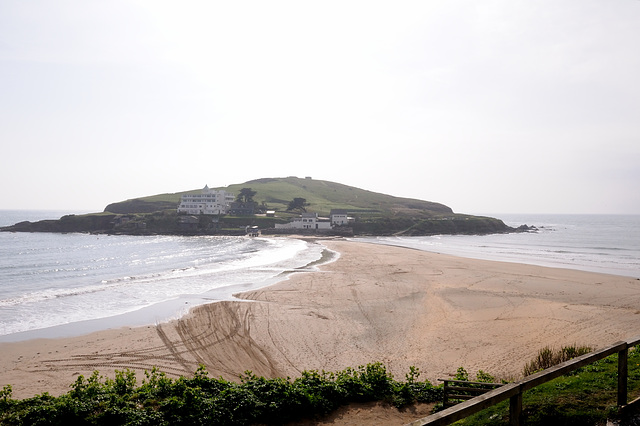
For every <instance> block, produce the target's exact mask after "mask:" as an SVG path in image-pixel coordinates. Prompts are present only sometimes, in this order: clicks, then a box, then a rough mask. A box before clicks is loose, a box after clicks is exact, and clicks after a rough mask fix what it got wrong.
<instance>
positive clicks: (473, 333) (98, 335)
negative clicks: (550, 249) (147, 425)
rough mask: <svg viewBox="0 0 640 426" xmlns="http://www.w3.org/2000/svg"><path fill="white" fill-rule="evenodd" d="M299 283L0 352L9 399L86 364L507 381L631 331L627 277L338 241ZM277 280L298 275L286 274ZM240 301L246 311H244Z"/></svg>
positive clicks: (633, 286)
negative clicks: (535, 364) (365, 370)
mask: <svg viewBox="0 0 640 426" xmlns="http://www.w3.org/2000/svg"><path fill="white" fill-rule="evenodd" d="M322 244H323V245H324V246H325V247H326V249H329V250H333V251H335V252H337V253H339V255H338V256H337V258H336V259H335V260H334V261H332V262H329V263H323V264H322V265H321V266H319V268H317V270H315V269H314V270H313V273H310V274H295V273H293V274H291V275H290V276H289V277H288V279H284V280H281V281H278V282H277V283H275V284H272V285H269V286H268V287H262V288H260V289H255V290H250V291H246V292H243V293H240V294H235V295H234V296H235V297H237V298H238V299H240V300H237V301H233V300H227V301H220V302H214V303H209V304H205V305H200V306H197V307H194V308H192V309H191V310H190V312H189V313H188V314H187V315H186V316H183V317H181V318H180V319H177V320H173V321H170V322H167V323H161V324H157V325H147V326H142V327H121V328H117V329H110V330H103V331H98V332H94V333H90V334H86V335H81V336H75V337H65V338H55V339H35V340H26V341H20V342H13V343H6V342H5V343H0V351H2V353H3V354H4V356H3V358H2V361H1V362H0V378H1V380H0V386H4V385H5V384H11V385H12V386H13V389H14V397H18V398H24V397H30V396H33V395H35V394H38V393H42V392H45V391H46V392H50V393H51V394H53V395H56V394H61V393H64V392H66V391H68V390H69V385H71V384H72V383H73V382H74V381H75V379H76V378H77V377H78V375H80V374H82V375H85V376H89V375H90V374H91V373H92V371H93V370H95V369H98V370H99V371H100V373H101V374H103V375H106V376H111V377H112V376H113V370H114V369H119V370H122V369H125V368H131V369H134V370H136V371H137V372H138V376H137V377H138V380H139V381H140V380H142V378H143V377H144V376H143V375H142V372H143V371H144V370H145V369H150V368H151V367H153V366H154V365H155V366H157V367H158V368H159V369H160V371H165V372H166V373H167V374H168V375H169V376H172V377H175V376H178V375H190V374H192V373H193V372H194V371H195V369H196V368H197V367H198V365H199V364H200V363H202V364H205V366H206V367H207V370H208V371H209V374H210V375H211V376H212V377H216V376H222V377H224V378H227V379H231V380H233V379H237V377H238V375H239V374H241V373H243V372H244V371H246V370H251V371H253V372H254V373H255V374H257V375H263V376H266V377H275V376H282V377H287V376H289V377H296V376H298V375H299V374H300V372H301V371H303V370H326V371H337V370H341V369H344V368H346V367H355V366H357V365H362V364H366V363H369V362H376V361H380V362H383V363H384V364H385V365H386V366H387V368H388V369H389V370H390V371H391V372H392V373H393V374H394V376H396V377H403V375H404V374H405V373H406V372H408V370H409V366H416V367H418V368H419V369H420V371H421V372H422V376H421V379H428V380H430V381H431V382H432V383H435V382H436V380H437V379H438V378H446V377H449V375H452V374H455V371H456V369H457V367H459V366H463V367H465V368H466V369H467V370H468V371H469V372H470V373H472V374H474V373H475V372H476V371H477V370H479V369H482V370H483V371H486V372H488V373H489V374H493V375H496V376H499V377H504V378H510V377H514V376H516V375H517V374H519V371H520V370H521V369H522V367H523V365H524V363H525V362H526V361H528V360H529V359H531V358H533V356H535V354H536V353H537V351H538V350H539V349H540V348H542V347H543V346H547V345H549V346H560V345H563V344H574V343H576V344H587V345H591V346H593V347H595V348H597V347H602V346H606V345H609V344H611V343H613V342H614V341H616V340H620V339H622V338H628V337H630V336H633V335H637V334H638V330H640V310H638V308H636V307H637V306H640V282H639V281H638V280H636V279H634V278H627V277H620V276H615V275H606V274H599V273H591V272H584V271H577V270H569V269H560V268H545V267H540V266H535V265H527V264H517V263H509V262H497V261H485V260H478V259H469V258H460V257H455V256H450V255H445V254H437V253H434V252H426V251H422V250H415V249H408V248H403V247H397V246H387V245H381V244H372V243H365V242H357V241H347V240H323V241H322ZM291 272H301V271H297V270H292V271H291ZM246 302H251V303H246Z"/></svg>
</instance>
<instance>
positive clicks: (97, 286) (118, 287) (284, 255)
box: [0, 210, 324, 341]
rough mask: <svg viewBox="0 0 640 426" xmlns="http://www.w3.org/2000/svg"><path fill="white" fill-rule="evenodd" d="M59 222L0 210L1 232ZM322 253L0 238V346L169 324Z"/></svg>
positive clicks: (202, 243)
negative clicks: (24, 224)
mask: <svg viewBox="0 0 640 426" xmlns="http://www.w3.org/2000/svg"><path fill="white" fill-rule="evenodd" d="M59 213H60V212H49V211H45V212H33V211H31V212H20V211H7V210H5V211H0V226H4V225H9V224H13V223H16V222H19V221H22V220H30V221H35V220H40V219H45V218H59V217H60V216H61V215H60V214H59ZM66 213H68V212H64V213H63V214H66ZM323 249H324V247H323V246H321V245H319V244H314V243H310V242H306V241H302V240H297V239H287V238H245V237H214V236H196V237H180V236H144V237H141V236H124V235H118V236H108V235H91V234H79V233H69V234H53V233H21V232H20V233H10V232H0V341H14V340H22V339H28V338H34V337H56V336H66V335H74V334H80V333H86V332H90V331H94V330H98V329H104V328H110V327H116V326H124V325H143V324H153V323H155V322H162V321H166V320H168V319H172V318H176V317H179V316H181V315H183V314H185V313H186V312H188V309H189V308H191V307H193V306H196V305H198V304H203V303H207V302H210V301H215V300H229V299H232V298H233V296H232V294H233V293H236V292H238V291H243V290H249V289H253V288H259V287H262V286H265V285H269V284H271V283H274V282H276V281H278V280H282V279H284V276H285V274H284V273H285V272H287V271H290V270H292V269H294V268H300V267H304V266H306V265H308V264H310V263H312V262H314V261H317V260H319V259H320V258H321V257H322V251H323Z"/></svg>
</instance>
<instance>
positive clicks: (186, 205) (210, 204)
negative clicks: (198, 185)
mask: <svg viewBox="0 0 640 426" xmlns="http://www.w3.org/2000/svg"><path fill="white" fill-rule="evenodd" d="M234 200H235V195H233V194H232V193H230V192H227V191H225V190H217V189H209V186H208V185H205V187H204V188H202V191H200V194H185V195H183V196H182V198H181V199H180V205H179V206H178V213H186V214H216V215H219V214H227V213H228V212H229V206H230V205H231V203H232V202H233V201H234Z"/></svg>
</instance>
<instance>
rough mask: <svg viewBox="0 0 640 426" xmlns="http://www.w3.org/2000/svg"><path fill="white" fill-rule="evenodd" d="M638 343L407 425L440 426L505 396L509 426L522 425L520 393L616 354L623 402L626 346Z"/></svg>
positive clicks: (597, 353)
mask: <svg viewBox="0 0 640 426" xmlns="http://www.w3.org/2000/svg"><path fill="white" fill-rule="evenodd" d="M638 344H640V336H638V337H636V338H634V339H631V340H627V341H622V342H618V343H614V344H613V345H611V346H609V347H606V348H604V349H600V350H597V351H595V352H591V353H588V354H585V355H582V356H579V357H577V358H574V359H571V360H569V361H565V362H563V363H561V364H558V365H556V366H554V367H551V368H548V369H546V370H543V371H540V372H539V373H536V374H532V375H531V376H528V377H525V378H524V379H523V380H521V381H519V382H515V383H508V384H506V385H504V386H500V387H499V388H496V389H494V390H490V391H488V392H486V393H484V394H482V395H479V396H477V397H475V398H473V399H470V400H468V401H465V402H462V403H460V404H457V405H454V406H453V407H449V408H446V409H444V410H442V411H440V412H438V413H436V414H432V415H431V416H428V417H424V418H422V419H419V420H416V421H414V422H411V423H409V424H408V425H407V426H426V425H429V426H444V425H449V424H451V423H453V422H455V421H458V420H460V419H463V418H465V417H467V416H470V415H471V414H475V413H477V412H479V411H482V410H484V409H485V408H488V407H491V406H492V405H495V404H497V403H499V402H502V401H504V400H506V399H509V420H510V424H511V425H512V426H520V425H522V393H523V392H525V391H527V390H529V389H533V388H535V387H536V386H538V385H541V384H542V383H546V382H548V381H550V380H553V379H555V378H556V377H560V376H562V375H564V374H567V373H569V372H571V371H574V370H577V369H578V368H580V367H584V366H585V365H588V364H592V363H594V362H596V361H599V360H601V359H603V358H606V357H608V356H610V355H613V354H616V353H617V354H618V401H617V403H618V406H619V407H624V406H625V405H627V398H628V395H627V357H628V351H629V348H630V347H632V346H636V345H638Z"/></svg>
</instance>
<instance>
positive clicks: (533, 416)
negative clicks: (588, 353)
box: [455, 348, 640, 426]
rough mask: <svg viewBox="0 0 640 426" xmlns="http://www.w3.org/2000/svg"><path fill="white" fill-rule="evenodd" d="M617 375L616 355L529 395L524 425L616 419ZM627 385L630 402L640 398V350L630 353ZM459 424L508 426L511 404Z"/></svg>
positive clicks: (584, 424) (590, 424) (583, 424)
mask: <svg viewBox="0 0 640 426" xmlns="http://www.w3.org/2000/svg"><path fill="white" fill-rule="evenodd" d="M553 352H554V353H555V351H553ZM545 356H546V355H545ZM617 372H618V356H617V355H612V356H610V357H607V358H605V359H602V360H600V361H596V362H594V363H593V364H589V365H587V366H585V367H582V368H579V369H577V370H576V371H574V372H571V373H569V374H566V375H564V376H562V377H558V378H557V379H554V380H551V381H549V382H547V383H544V384H542V385H540V386H537V387H535V388H534V389H531V390H529V391H527V392H525V393H524V394H523V398H522V407H523V417H524V424H526V425H528V426H555V425H558V426H559V425H569V426H572V425H576V426H577V425H580V426H596V425H602V424H604V423H605V422H606V420H607V419H612V418H616V416H617V407H616V400H617V383H618V376H617ZM627 385H628V392H629V400H632V399H634V398H637V397H638V396H639V395H640V350H638V349H637V348H632V349H631V350H630V351H629V358H628V380H627ZM455 424H456V425H465V426H468V425H473V426H498V425H500V426H503V425H508V424H509V402H508V401H503V402H501V403H500V404H497V405H495V406H493V407H489V408H487V409H485V410H483V411H481V412H479V413H477V414H474V415H472V416H469V417H467V418H466V419H463V420H460V421H459V422H457V423H455Z"/></svg>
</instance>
